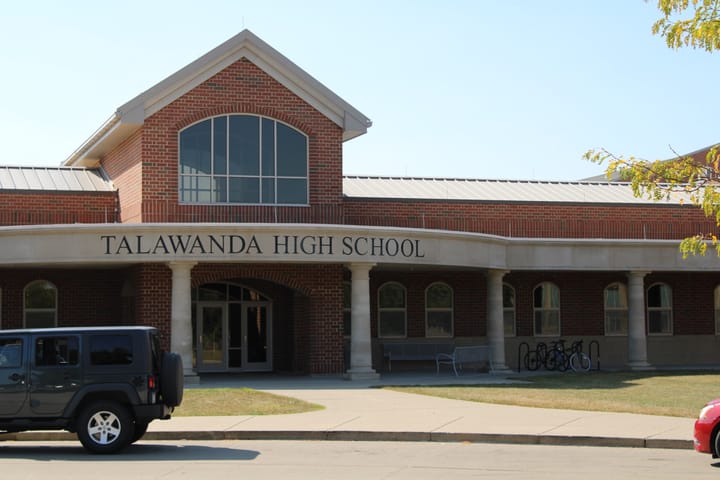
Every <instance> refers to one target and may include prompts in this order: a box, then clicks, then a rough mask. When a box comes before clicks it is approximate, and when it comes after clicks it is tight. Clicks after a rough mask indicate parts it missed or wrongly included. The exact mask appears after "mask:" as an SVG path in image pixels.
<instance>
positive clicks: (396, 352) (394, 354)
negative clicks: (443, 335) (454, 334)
mask: <svg viewBox="0 0 720 480" xmlns="http://www.w3.org/2000/svg"><path fill="white" fill-rule="evenodd" d="M454 348H455V346H454V345H453V344H452V343H429V342H398V343H385V344H383V358H384V359H385V360H387V365H388V371H390V372H392V362H393V360H394V361H400V360H406V361H420V360H426V361H433V360H436V359H437V356H438V355H439V354H450V353H452V352H453V349H454Z"/></svg>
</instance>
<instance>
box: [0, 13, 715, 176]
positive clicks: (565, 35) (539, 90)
mask: <svg viewBox="0 0 720 480" xmlns="http://www.w3.org/2000/svg"><path fill="white" fill-rule="evenodd" d="M657 16H658V12H657V8H656V6H655V1H654V0H651V1H650V2H648V3H646V2H644V1H643V0H545V1H541V0H513V1H510V0H493V1H491V0H466V1H462V0H433V1H430V0H392V1H389V0H366V1H360V2H346V1H339V0H333V1H315V0H305V1H299V0H289V1H272V0H262V1H257V0H255V1H243V0H228V1H215V0H203V1H199V0H198V1H187V0H173V1H153V0H144V1H136V0H127V1H123V2H102V1H97V0H93V1H67V2H57V1H42V0H40V1H33V2H11V3H9V4H7V5H4V6H3V9H2V13H0V44H1V45H2V47H1V48H0V64H1V65H2V75H0V95H1V98H0V136H1V138H2V145H3V148H2V156H1V157H0V164H3V165H41V166H56V165H59V164H60V163H61V162H62V161H63V160H64V159H65V158H66V157H67V156H68V155H70V154H71V153H72V152H73V151H74V150H75V149H76V148H77V147H78V146H79V145H80V144H81V143H82V142H83V141H84V140H86V139H87V138H88V137H89V136H90V135H91V134H92V133H93V132H94V131H95V130H96V129H97V128H98V127H99V126H100V125H101V124H102V123H103V122H104V121H105V120H106V119H107V118H109V117H110V116H111V115H112V114H113V112H114V111H115V110H116V109H117V107H119V106H120V105H122V104H124V103H125V102H127V101H128V100H130V99H132V98H134V97H135V96H137V95H139V94H140V93H142V92H143V91H144V90H146V89H148V88H150V87H152V86H153V85H155V84H156V83H158V82H160V81H161V80H163V79H164V78H165V77H167V76H168V75H170V74H172V73H174V72H175V71H177V70H179V69H180V68H182V67H184V66H185V65H187V64H188V63H190V62H192V61H193V60H195V59H196V58H198V57H199V56H201V55H203V54H204V53H206V52H208V51H209V50H211V49H213V48H214V47H216V46H217V45H219V44H220V43H222V42H223V41H225V40H227V39H228V38H230V37H232V36H233V35H235V34H237V33H238V32H240V31H241V30H243V29H244V28H249V29H250V30H251V31H253V33H255V34H256V35H258V36H259V37H260V38H262V39H263V40H265V41H266V42H267V43H269V44H270V45H272V46H273V47H274V48H276V49H277V50H278V51H280V52H281V53H282V54H284V55H285V56H287V57H288V58H289V59H290V60H292V61H293V62H295V63H296V64H297V65H299V66H300V67H301V68H303V69H304V70H305V71H307V72H308V73H309V74H310V75H312V76H314V77H315V78H316V79H317V80H319V81H320V82H321V83H323V84H324V85H325V86H327V87H328V88H329V89H331V90H333V91H334V92H335V93H337V94H338V95H339V96H341V97H342V98H343V99H345V100H346V101H348V102H349V103H350V104H351V105H353V106H354V107H355V108H357V109H358V110H360V111H361V112H363V113H364V114H365V115H366V116H368V117H369V118H370V119H372V121H373V126H372V127H371V128H370V129H369V131H368V133H367V134H366V135H364V136H362V137H359V138H356V139H354V140H351V141H349V142H347V143H345V146H344V173H345V174H360V175H400V176H433V177H465V178H468V177H469V178H497V179H500V178H513V179H538V180H576V179H580V178H585V177H589V176H592V175H597V174H601V173H602V172H603V169H602V167H599V166H597V165H594V164H591V163H589V162H587V161H585V160H583V159H582V158H581V157H582V154H583V153H584V152H585V151H586V150H588V149H589V148H593V147H605V148H607V149H609V150H611V151H613V152H614V153H617V154H626V155H630V154H632V155H636V156H640V157H644V158H649V159H656V158H667V157H670V156H671V155H672V153H671V150H670V148H671V147H672V148H673V149H675V150H677V151H678V152H681V153H686V152H689V151H693V150H696V149H699V148H702V147H705V146H707V145H710V144H713V143H716V142H719V141H720V132H718V131H717V125H718V117H717V112H718V111H720V108H718V107H719V106H720V105H719V103H720V98H718V95H717V93H716V92H717V83H718V78H720V53H716V54H714V55H713V54H708V53H705V52H703V51H696V50H691V49H682V50H678V51H673V50H669V49H668V48H667V47H666V46H665V43H664V40H663V39H662V38H660V37H657V36H653V35H652V34H651V32H650V28H651V25H652V22H653V21H654V20H655V19H656V17H657Z"/></svg>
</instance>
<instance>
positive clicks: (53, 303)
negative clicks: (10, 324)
mask: <svg viewBox="0 0 720 480" xmlns="http://www.w3.org/2000/svg"><path fill="white" fill-rule="evenodd" d="M23 299H24V301H23V302H24V310H25V315H24V319H23V323H24V325H25V328H44V327H56V326H57V288H55V285H53V284H52V283H50V282H48V281H47V280H36V281H34V282H31V283H28V284H27V285H26V286H25V291H24V295H23Z"/></svg>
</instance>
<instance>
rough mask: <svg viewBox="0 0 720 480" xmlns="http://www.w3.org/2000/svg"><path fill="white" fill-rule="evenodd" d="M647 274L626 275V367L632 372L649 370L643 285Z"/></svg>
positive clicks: (631, 273) (634, 273)
mask: <svg viewBox="0 0 720 480" xmlns="http://www.w3.org/2000/svg"><path fill="white" fill-rule="evenodd" d="M647 274H648V272H630V273H628V366H629V367H630V368H632V369H634V370H642V369H646V368H650V364H649V363H648V361H647V334H646V333H645V332H646V329H645V283H644V278H645V275H647Z"/></svg>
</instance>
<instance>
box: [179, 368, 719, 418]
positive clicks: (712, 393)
mask: <svg viewBox="0 0 720 480" xmlns="http://www.w3.org/2000/svg"><path fill="white" fill-rule="evenodd" d="M510 378H516V379H517V380H521V381H523V382H524V383H521V384H513V385H473V386H462V385H446V386H434V387H385V388H390V389H392V390H397V391H400V392H406V393H413V394H422V395H435V396H439V397H445V398H453V399H458V400H468V401H473V402H486V403H499V404H506V405H520V406H528V407H542V408H563V409H571V410H597V411H608V412H629V413H643V414H648V415H669V416H675V417H689V418H694V417H696V416H697V414H698V412H699V411H700V409H701V408H702V407H703V406H704V405H705V403H706V402H708V401H709V400H712V399H713V398H716V397H720V373H715V372H642V373H641V372H590V373H583V374H575V373H563V374H553V375H543V376H537V377H510ZM322 408H323V407H322V406H320V405H315V404H312V403H307V402H304V401H302V400H298V399H295V398H291V397H285V396H280V395H273V394H270V393H265V392H260V391H257V390H252V389H249V388H198V389H194V388H193V389H188V390H186V391H185V394H184V398H183V402H182V405H180V407H178V408H177V409H176V410H175V415H177V416H211V415H278V414H287V413H303V412H309V411H313V410H320V409H322Z"/></svg>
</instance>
